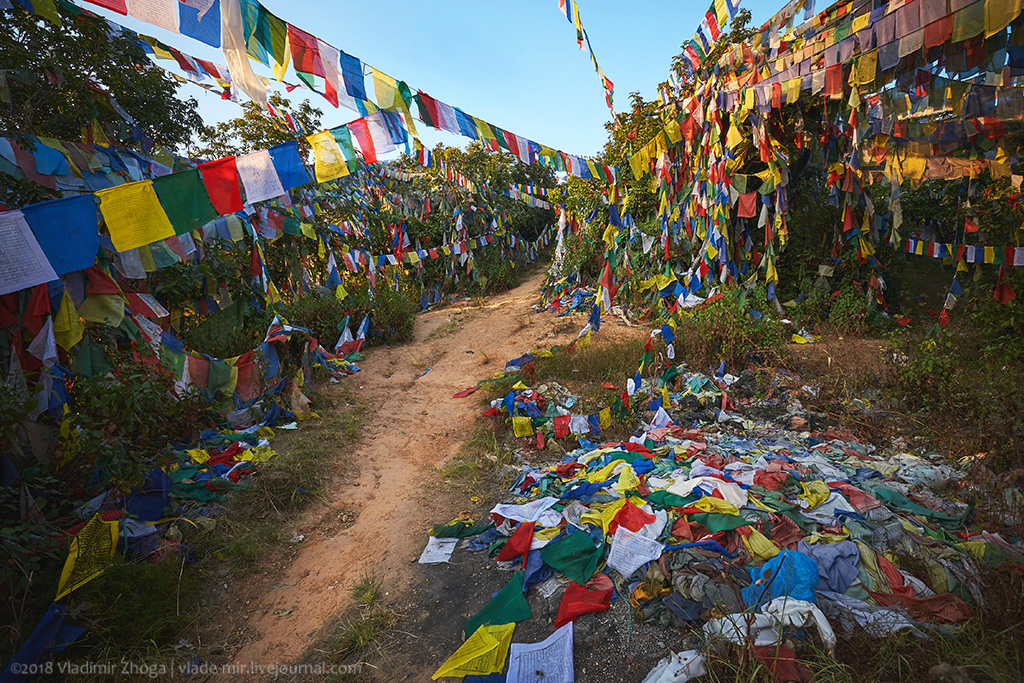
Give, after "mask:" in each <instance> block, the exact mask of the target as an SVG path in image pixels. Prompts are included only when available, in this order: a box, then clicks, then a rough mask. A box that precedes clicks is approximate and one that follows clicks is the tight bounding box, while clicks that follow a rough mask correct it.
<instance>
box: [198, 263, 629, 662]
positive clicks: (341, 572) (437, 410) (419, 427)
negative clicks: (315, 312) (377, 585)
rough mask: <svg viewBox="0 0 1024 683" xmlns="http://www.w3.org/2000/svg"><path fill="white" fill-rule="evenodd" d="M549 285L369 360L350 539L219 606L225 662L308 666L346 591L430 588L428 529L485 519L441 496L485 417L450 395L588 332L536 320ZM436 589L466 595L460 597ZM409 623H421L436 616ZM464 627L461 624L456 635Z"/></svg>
mask: <svg viewBox="0 0 1024 683" xmlns="http://www.w3.org/2000/svg"><path fill="white" fill-rule="evenodd" d="M543 278H544V273H543V271H542V270H537V271H536V272H535V273H533V274H532V275H530V276H528V277H527V278H525V280H524V281H523V282H522V283H521V284H520V285H519V286H518V287H516V288H515V289H513V290H510V291H509V292H506V293H504V294H501V295H498V296H494V297H491V298H488V299H487V300H486V301H485V302H483V303H481V304H479V305H477V304H475V303H473V302H470V301H465V302H459V303H457V304H452V305H449V306H447V307H445V308H442V309H439V310H434V311H430V312H428V313H425V314H423V315H421V316H420V317H418V318H417V322H416V328H415V339H414V340H413V341H412V342H410V343H408V344H405V345H401V346H393V347H379V348H373V349H370V350H369V351H368V352H367V358H366V360H365V361H364V362H363V363H361V368H362V372H360V373H358V374H356V375H353V376H351V377H348V378H346V379H345V380H343V381H345V382H349V383H355V384H356V385H357V386H358V388H359V392H358V393H359V394H360V396H361V399H362V400H363V401H365V402H366V403H367V404H368V405H370V406H372V409H371V412H370V414H369V415H368V417H367V419H366V423H365V425H364V431H365V436H364V438H363V440H362V442H361V443H360V444H359V445H358V446H357V448H356V449H355V450H354V452H352V453H350V454H349V455H346V456H345V459H346V461H347V462H346V463H345V466H344V469H343V471H344V472H347V473H351V474H346V475H342V477H341V478H340V479H339V480H338V481H336V482H335V484H334V486H333V487H332V489H331V490H329V491H328V492H327V498H328V500H327V501H326V502H328V503H329V504H330V506H331V507H333V508H335V509H337V510H343V511H345V514H346V515H349V516H351V515H352V514H354V515H355V519H354V521H351V523H347V522H348V521H349V520H346V525H342V526H343V527H344V528H341V529H337V528H336V527H337V525H335V528H331V529H329V530H328V531H330V532H331V533H333V535H330V533H312V534H309V533H307V534H306V539H305V541H304V542H303V543H302V544H301V545H298V546H296V547H295V549H294V550H291V551H290V552H283V553H279V554H278V556H277V557H276V558H274V559H272V560H271V562H270V563H269V564H271V566H269V567H264V571H263V572H262V573H261V574H258V575H256V576H255V577H253V578H252V579H251V580H249V581H247V582H246V583H247V585H246V586H245V587H243V588H241V590H239V589H238V587H235V588H234V589H233V590H232V592H233V593H234V595H233V596H232V599H231V600H230V601H228V602H227V603H226V604H225V603H222V604H221V605H220V606H219V608H218V610H217V611H218V614H217V615H216V617H215V622H217V623H216V625H214V624H211V628H209V629H207V631H208V632H207V635H206V638H205V645H206V646H207V647H209V646H211V645H212V646H213V648H212V649H213V651H214V652H215V653H216V654H217V655H218V656H217V659H218V660H220V661H221V662H223V663H228V662H231V663H233V664H236V665H247V664H249V663H251V662H262V663H287V662H293V661H297V660H299V659H300V658H302V659H303V660H305V661H309V659H310V652H309V648H310V647H312V646H314V645H315V644H316V643H317V642H318V641H319V640H320V639H321V638H323V637H324V634H325V632H326V631H328V630H329V629H330V627H331V626H332V625H334V624H336V623H337V622H338V620H339V618H341V615H343V614H344V613H345V611H346V610H347V609H348V608H350V607H351V605H352V601H353V598H352V596H351V594H350V592H349V590H348V589H349V588H350V587H351V586H352V585H353V584H354V583H355V582H356V581H357V580H359V578H360V577H361V576H362V575H363V574H364V573H366V572H372V573H374V575H375V576H376V577H378V578H380V579H383V581H384V586H385V588H384V590H385V591H387V593H388V595H387V596H386V597H385V601H386V602H388V603H391V604H398V603H401V602H403V598H405V597H408V594H409V592H410V591H411V590H412V591H414V590H415V587H417V586H420V585H421V583H422V582H423V580H424V578H425V577H424V576H423V572H422V569H423V567H422V566H421V565H418V564H416V559H417V558H418V557H419V554H420V552H421V550H422V548H423V545H424V544H425V542H426V538H427V531H428V530H429V528H430V526H431V525H433V524H436V523H444V522H446V521H448V520H449V519H451V518H453V517H454V516H455V515H457V514H458V513H459V512H460V511H462V510H464V509H466V508H476V509H477V510H475V511H476V512H483V511H482V510H479V508H480V504H473V503H471V502H470V501H469V500H468V499H466V494H465V493H464V492H463V493H458V492H454V491H452V490H446V489H444V488H443V487H441V486H439V483H440V477H439V476H438V468H442V467H444V465H445V463H446V461H448V460H449V459H450V458H451V457H452V456H453V455H455V454H456V453H457V452H458V450H459V447H460V444H461V439H462V438H463V437H464V436H465V434H466V433H468V431H469V430H470V429H471V428H472V426H473V424H474V422H475V421H476V420H478V419H480V418H479V415H480V413H481V412H482V410H483V409H482V407H481V402H480V400H479V399H478V398H477V396H475V395H471V396H469V397H467V398H459V399H456V398H452V395H453V394H454V393H456V392H458V391H460V390H462V389H465V388H468V387H472V386H475V385H476V384H477V382H479V381H480V380H482V379H486V378H487V377H489V376H491V375H492V374H494V373H495V372H498V371H500V370H502V369H503V367H504V365H505V363H506V362H507V361H508V360H510V359H512V358H515V357H517V356H519V355H521V354H523V353H525V352H526V351H527V350H530V349H539V348H548V347H550V346H552V345H554V344H564V343H567V342H568V341H570V340H571V339H573V338H574V337H575V335H576V333H577V332H578V328H579V327H580V326H581V325H583V324H585V323H586V318H585V317H584V316H582V315H574V316H571V317H567V318H557V317H555V316H552V315H537V314H531V312H530V307H531V306H532V305H533V304H534V303H536V301H537V296H538V293H539V289H540V285H541V283H542V282H543ZM606 324H607V326H608V329H607V331H606V329H605V326H604V325H602V336H604V335H606V334H607V335H608V336H624V335H632V334H642V333H643V332H642V331H637V330H634V329H630V328H628V327H626V326H625V325H624V324H623V323H622V322H621V321H619V320H617V319H612V318H609V319H608V321H607V323H606ZM325 456H326V457H340V456H338V454H332V453H326V454H325ZM356 472H357V473H356ZM311 515H313V516H311V517H310V519H306V520H304V521H300V522H299V523H298V524H297V527H296V528H298V529H307V530H308V529H310V528H311V526H312V528H313V529H314V530H315V529H316V526H317V522H318V520H320V519H321V517H322V515H323V510H322V509H321V510H320V511H318V512H315V513H311ZM431 588H434V587H433V586H432V587H431ZM436 588H438V589H442V590H444V591H453V590H454V591H455V592H458V587H456V586H443V587H442V586H440V585H438V586H436ZM475 592H477V591H474V593H475ZM463 598H465V596H463ZM404 602H405V604H409V602H408V601H404ZM474 611H475V610H474ZM411 616H413V617H414V620H417V621H419V620H423V619H424V618H429V617H430V616H431V615H430V614H429V612H428V613H427V614H422V613H417V614H414V615H411ZM434 616H437V615H434ZM417 618H418V619H417ZM463 621H464V619H463V620H458V618H457V617H456V623H455V626H454V630H460V629H461V624H462V623H463ZM399 628H400V629H401V628H403V626H402V625H399ZM211 631H212V633H211ZM211 640H212V641H216V642H211ZM410 646H412V645H411V644H410ZM323 654H328V653H323ZM304 655H305V656H304ZM444 657H447V654H445V655H444ZM444 657H442V660H443V658H444ZM314 658H315V657H314ZM401 659H403V660H404V659H405V658H404V657H403V658H401ZM417 659H419V658H417ZM430 659H433V658H432V657H431V658H430ZM438 661H440V660H438ZM437 663H438V662H434V663H433V666H434V667H436V665H437ZM395 664H396V665H397V664H398V662H395ZM399 666H400V667H401V668H405V667H404V666H401V665H399ZM424 666H426V663H424ZM414 668H418V666H415V667H414ZM432 670H433V669H432V668H431V669H430V670H423V671H415V672H412V671H409V670H408V669H406V670H405V671H404V672H403V674H401V675H398V677H397V678H393V674H392V673H385V672H382V671H378V672H377V674H374V675H373V676H372V678H373V679H375V680H389V679H390V680H429V677H430V673H431V672H432ZM215 678H216V680H229V679H231V678H232V677H231V676H224V675H221V676H219V677H215ZM367 678H370V676H367ZM246 679H247V680H252V677H251V676H246Z"/></svg>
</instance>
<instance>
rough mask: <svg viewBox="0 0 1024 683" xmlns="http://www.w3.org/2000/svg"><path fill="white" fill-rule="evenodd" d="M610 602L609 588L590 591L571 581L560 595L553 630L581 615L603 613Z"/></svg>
mask: <svg viewBox="0 0 1024 683" xmlns="http://www.w3.org/2000/svg"><path fill="white" fill-rule="evenodd" d="M611 602H612V589H611V588H606V589H605V590H598V591H590V590H587V589H586V588H584V587H583V586H581V585H579V584H578V583H576V582H575V581H573V582H572V583H570V584H569V585H568V586H567V587H566V589H565V592H564V593H562V601H561V602H560V603H559V604H558V616H557V617H555V628H561V627H562V626H565V625H566V624H568V623H569V622H570V621H574V620H575V619H576V617H578V616H580V615H582V614H592V613H594V612H604V611H605V610H606V609H608V607H609V606H610V605H611Z"/></svg>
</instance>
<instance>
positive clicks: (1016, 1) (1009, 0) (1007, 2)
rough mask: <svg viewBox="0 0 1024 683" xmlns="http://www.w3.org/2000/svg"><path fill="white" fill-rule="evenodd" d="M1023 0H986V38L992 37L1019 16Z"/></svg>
mask: <svg viewBox="0 0 1024 683" xmlns="http://www.w3.org/2000/svg"><path fill="white" fill-rule="evenodd" d="M1020 10H1021V0H985V38H991V37H992V36H994V35H995V34H997V33H999V32H1000V31H1002V30H1003V29H1004V28H1006V27H1007V25H1009V23H1010V22H1011V21H1013V20H1014V19H1016V18H1017V16H1018V15H1019V14H1020Z"/></svg>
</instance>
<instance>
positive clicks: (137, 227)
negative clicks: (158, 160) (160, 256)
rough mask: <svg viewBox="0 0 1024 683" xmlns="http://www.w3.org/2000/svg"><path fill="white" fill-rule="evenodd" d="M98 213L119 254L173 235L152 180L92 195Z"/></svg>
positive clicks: (112, 188)
mask: <svg viewBox="0 0 1024 683" xmlns="http://www.w3.org/2000/svg"><path fill="white" fill-rule="evenodd" d="M96 196H97V197H99V199H100V212H101V213H102V214H103V220H104V222H105V223H106V224H107V230H108V231H109V232H110V241H111V242H113V243H114V248H115V249H117V250H118V251H119V252H126V251H128V250H130V249H135V248H136V247H142V246H145V245H147V244H150V243H152V242H156V241H158V240H162V239H167V238H168V237H173V236H174V227H173V226H172V225H171V221H170V220H168V218H167V214H166V213H165V212H164V208H163V207H162V206H160V199H159V198H157V196H156V190H154V189H153V181H151V180H143V181H142V182H138V183H128V184H127V185H118V186H117V187H111V188H109V189H106V190H100V191H99V192H97V193H96Z"/></svg>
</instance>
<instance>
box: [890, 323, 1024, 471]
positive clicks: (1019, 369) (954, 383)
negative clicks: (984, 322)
mask: <svg viewBox="0 0 1024 683" xmlns="http://www.w3.org/2000/svg"><path fill="white" fill-rule="evenodd" d="M890 340H891V343H892V347H893V355H892V360H893V364H894V370H895V372H894V376H895V382H896V388H897V389H899V390H900V392H901V393H902V394H903V400H904V401H905V403H906V405H907V407H908V408H909V409H910V410H912V411H914V412H915V413H917V415H918V418H919V420H921V422H922V423H923V424H924V425H926V426H927V427H928V428H929V429H930V430H931V431H932V433H933V435H935V436H940V437H942V438H943V441H945V442H947V443H949V444H950V451H951V452H952V453H953V454H954V455H964V454H974V453H976V452H985V453H989V454H990V457H989V458H987V459H986V460H985V462H986V465H987V466H989V467H990V468H991V469H993V470H995V471H997V472H998V471H1005V470H1009V469H1019V468H1024V448H1022V446H1024V399H1022V398H1021V396H1020V377H1021V376H1022V374H1024V362H1021V361H1020V360H1018V359H1015V358H1013V357H1012V356H1011V355H1010V354H1007V353H1006V352H1005V351H1004V349H1003V348H1002V347H1000V346H994V347H993V346H985V345H984V342H983V340H982V339H981V338H979V336H978V335H977V334H975V332H974V329H973V325H972V324H971V322H970V321H968V320H963V321H962V322H959V323H958V324H951V325H950V327H949V328H947V329H946V330H943V331H941V332H940V333H939V334H938V335H936V336H935V337H934V338H932V339H921V338H920V337H919V336H914V335H912V334H909V333H906V332H902V331H901V332H899V333H895V334H893V335H891V337H890Z"/></svg>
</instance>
